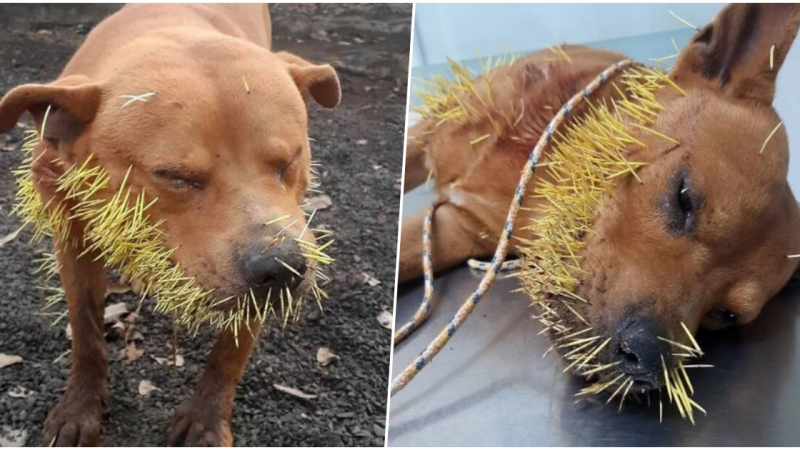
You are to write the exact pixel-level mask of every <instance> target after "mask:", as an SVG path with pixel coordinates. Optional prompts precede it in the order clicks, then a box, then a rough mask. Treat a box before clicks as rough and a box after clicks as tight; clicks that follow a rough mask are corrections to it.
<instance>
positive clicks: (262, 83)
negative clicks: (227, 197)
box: [96, 65, 307, 150]
mask: <svg viewBox="0 0 800 450" xmlns="http://www.w3.org/2000/svg"><path fill="white" fill-rule="evenodd" d="M244 68H247V66H246V65H240V66H238V67H237V66H232V67H231V68H229V69H230V70H227V71H224V72H222V73H214V74H213V75H214V76H211V75H209V74H208V73H205V72H194V71H191V74H190V73H187V72H186V71H184V70H182V69H180V68H176V67H172V68H169V69H165V70H161V71H159V72H158V73H156V74H148V75H146V76H140V77H136V78H135V79H133V78H129V77H120V79H118V80H115V81H114V83H112V84H111V89H110V93H109V95H107V100H106V102H105V104H104V105H103V108H102V111H101V112H100V114H99V115H98V118H97V120H96V122H97V127H96V133H97V135H99V136H102V139H100V140H101V141H102V142H103V143H107V144H110V143H114V144H117V145H122V146H123V147H125V146H132V145H134V144H135V145H136V146H137V147H140V148H141V147H142V146H145V145H148V144H149V145H151V146H153V145H154V146H155V147H159V146H161V145H162V144H165V143H169V145H172V146H179V147H192V146H195V147H198V146H202V145H203V144H205V145H206V146H210V147H214V148H223V147H248V148H249V147H254V146H255V147H258V146H262V147H266V146H272V147H275V146H283V147H297V146H300V145H302V144H304V143H306V142H307V112H306V108H305V102H304V101H303V99H302V96H301V95H300V93H299V92H298V91H297V88H296V86H295V84H294V83H293V81H292V80H291V77H290V76H289V75H288V73H286V72H285V71H281V70H277V69H276V70H273V71H266V72H258V71H256V70H255V69H253V68H251V69H250V70H244ZM238 69H242V70H238ZM134 141H135V142H134ZM279 144H280V145H279ZM154 150H157V149H156V148H154Z"/></svg>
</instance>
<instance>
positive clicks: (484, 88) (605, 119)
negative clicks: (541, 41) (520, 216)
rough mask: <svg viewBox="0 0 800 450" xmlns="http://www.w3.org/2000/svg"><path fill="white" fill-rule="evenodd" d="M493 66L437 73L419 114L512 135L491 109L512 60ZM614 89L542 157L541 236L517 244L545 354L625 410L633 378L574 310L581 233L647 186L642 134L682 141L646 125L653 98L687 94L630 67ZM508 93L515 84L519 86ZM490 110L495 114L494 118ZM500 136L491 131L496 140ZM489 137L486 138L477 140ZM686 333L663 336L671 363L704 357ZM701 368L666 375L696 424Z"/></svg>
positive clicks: (672, 394)
mask: <svg viewBox="0 0 800 450" xmlns="http://www.w3.org/2000/svg"><path fill="white" fill-rule="evenodd" d="M550 50H551V52H552V53H553V54H554V57H553V60H554V61H562V62H565V63H569V62H570V58H569V55H567V54H566V52H565V51H564V50H563V49H561V48H560V47H555V48H551V49H550ZM488 61H491V60H488ZM488 61H487V63H484V64H483V73H481V74H476V73H473V72H472V71H470V70H469V69H468V68H467V66H466V65H464V64H462V63H457V62H454V61H450V67H451V70H452V74H453V75H452V76H451V77H445V76H437V77H435V78H433V79H431V80H430V81H428V82H424V83H423V84H422V86H421V88H418V89H417V91H416V92H415V94H416V95H417V96H418V97H419V98H420V100H421V104H420V105H419V106H418V107H416V108H415V111H416V112H417V113H419V114H420V115H421V116H422V117H423V118H425V119H428V120H433V121H434V122H435V123H436V125H437V126H438V125H441V124H442V123H445V122H447V121H458V122H460V123H462V124H468V123H477V122H478V121H479V120H480V119H481V118H485V117H486V115H487V114H488V115H489V116H490V117H489V120H490V122H491V123H493V124H495V123H497V124H501V125H503V126H506V125H508V126H510V129H513V127H514V126H515V125H516V123H518V121H519V120H518V119H513V118H512V117H505V116H507V115H508V114H505V115H501V114H500V110H499V108H492V105H493V103H492V102H493V100H492V95H491V89H490V85H491V83H490V82H491V79H492V77H494V76H496V74H497V70H496V69H497V68H498V67H500V66H502V65H513V64H514V63H515V61H516V60H515V59H509V60H505V59H496V60H495V64H494V65H492V64H491V63H490V62H488ZM509 83H511V81H510V80H509ZM612 85H613V88H614V89H615V90H616V91H617V94H619V95H618V97H619V99H615V100H612V101H611V102H610V104H609V103H607V102H603V103H595V104H593V103H591V102H590V101H589V100H588V99H587V100H586V101H587V104H588V108H587V113H586V114H585V115H584V116H583V117H581V118H579V119H575V120H574V121H573V123H572V124H571V125H570V126H569V127H568V128H567V129H566V130H564V131H563V132H556V134H555V136H554V139H553V141H552V144H551V146H550V147H549V148H548V150H547V151H546V152H545V154H544V161H543V162H542V163H540V164H539V165H538V166H539V167H541V168H546V170H547V172H548V175H549V176H550V177H549V178H550V179H551V180H552V181H546V180H545V179H544V178H539V180H538V182H537V184H536V185H535V188H534V190H533V192H534V194H533V195H535V196H536V197H539V198H541V199H542V200H543V201H541V202H540V206H538V207H537V209H538V213H537V214H536V216H537V217H538V218H537V219H535V220H534V221H533V223H531V224H529V225H526V226H525V229H527V230H531V231H533V233H534V234H535V235H536V236H537V237H536V238H535V239H532V240H521V244H522V245H519V246H518V248H519V249H520V252H521V253H522V254H521V256H522V259H523V264H522V269H521V270H520V273H519V275H518V277H519V279H520V284H521V291H523V292H525V293H526V294H527V295H528V296H529V297H530V298H532V299H535V300H534V301H533V302H532V303H533V306H534V307H535V308H537V309H538V312H537V314H536V315H535V316H534V317H536V318H537V319H538V320H539V321H540V322H541V323H542V325H543V327H544V329H543V330H542V333H550V334H551V335H552V336H553V341H554V343H553V346H552V347H550V349H549V350H548V351H547V353H549V352H550V351H552V350H554V349H555V348H558V349H559V350H561V352H560V353H561V355H562V357H563V358H564V359H565V360H566V361H567V362H568V365H567V367H566V368H565V369H564V371H565V372H567V371H570V370H572V371H574V372H576V373H577V374H579V375H581V376H585V377H586V378H587V379H597V380H598V381H597V382H595V383H594V384H592V385H590V386H588V387H586V388H585V389H583V390H581V391H580V392H579V393H578V394H577V396H578V397H579V400H580V399H583V398H586V397H589V396H592V395H596V394H601V393H605V394H609V393H610V396H609V398H608V399H607V403H610V402H611V401H612V400H614V399H615V398H619V399H620V408H622V405H623V404H624V401H625V399H626V398H627V395H628V394H629V392H630V390H631V388H632V387H633V385H634V380H633V379H632V378H630V377H626V376H625V375H622V374H618V373H616V371H615V368H616V366H617V365H618V364H619V363H618V362H617V363H610V364H602V363H601V362H600V361H599V360H598V358H597V356H598V355H599V354H600V352H601V351H602V350H603V349H604V348H605V347H606V346H607V345H608V344H609V342H610V339H609V338H603V337H602V336H599V335H593V334H592V327H591V325H590V323H589V321H588V320H586V318H584V317H583V316H581V314H580V313H579V312H578V310H579V309H580V308H579V307H577V305H578V304H579V303H587V300H585V299H583V298H581V297H580V296H578V295H577V294H576V292H575V291H576V288H577V285H578V277H579V276H580V275H581V274H582V273H583V269H581V267H580V255H581V251H582V249H583V246H584V237H585V235H586V234H587V233H591V232H592V231H591V226H592V222H593V220H594V215H595V212H596V211H597V209H598V207H599V205H600V203H601V202H602V201H603V199H605V198H608V197H612V196H613V185H614V182H615V180H616V179H617V178H619V177H622V176H632V177H634V178H636V179H637V180H638V181H640V182H641V180H639V177H638V175H637V174H636V171H637V169H638V168H639V167H641V166H642V165H643V164H642V163H639V162H634V161H629V160H628V158H627V152H628V150H626V149H630V148H632V147H637V146H638V147H644V146H645V144H644V143H643V142H642V141H641V140H640V139H637V136H639V135H641V134H642V133H645V134H651V135H653V136H656V137H657V138H659V139H663V140H665V141H668V142H670V143H673V144H678V142H677V141H676V140H674V139H673V138H671V137H669V136H666V135H664V134H662V133H660V132H658V131H656V130H653V129H651V128H650V126H651V125H652V124H653V123H655V119H656V118H657V117H658V114H659V111H660V110H661V109H662V106H661V105H660V104H659V102H658V100H657V99H656V92H657V91H659V90H661V89H663V88H666V87H670V88H672V89H675V90H676V91H677V92H679V93H680V94H681V95H685V94H686V93H685V92H684V91H683V90H682V89H681V88H680V86H678V85H677V84H676V83H675V82H674V81H673V80H672V79H670V78H669V77H668V76H667V74H665V73H664V72H662V71H660V70H657V69H652V68H647V67H642V66H639V67H636V68H631V69H628V70H626V71H625V73H624V74H623V75H622V77H621V82H620V83H619V84H618V83H616V82H612ZM511 87H512V88H513V87H514V86H513V83H511ZM470 98H471V99H476V102H477V103H470V102H469V101H467V100H466V99H470ZM476 104H477V105H483V106H485V108H484V107H479V108H476V107H475V106H473V105H476ZM493 113H494V114H495V116H494V117H491V115H492V114H493ZM516 113H517V112H516V110H515V114H516ZM518 113H519V114H520V116H519V117H520V118H521V117H522V116H521V114H523V113H524V110H523V109H520V111H518ZM504 122H508V123H504ZM501 131H502V130H499V129H498V130H495V132H497V133H498V135H500V132H501ZM488 137H489V136H482V137H480V138H478V139H476V141H477V142H480V141H482V140H484V139H486V138H488ZM477 142H473V143H477ZM565 314H570V315H573V316H574V317H575V318H576V319H577V322H579V323H582V324H584V325H585V326H583V327H569V326H567V325H566V324H565V323H564V322H563V320H562V317H561V315H565ZM572 322H575V321H572ZM684 329H685V330H686V331H687V334H688V336H689V339H690V340H691V342H692V343H694V347H691V348H690V347H688V346H686V345H684V344H680V343H678V342H675V341H671V340H668V339H665V338H662V339H664V340H665V341H667V342H669V343H670V345H672V346H673V347H676V346H680V347H677V348H678V350H680V352H677V353H676V352H673V353H672V356H674V357H676V358H687V359H688V358H697V357H699V356H701V355H702V351H701V350H700V348H699V346H697V344H696V342H695V341H694V338H693V337H692V336H691V333H689V332H688V329H686V328H685V326H684ZM687 349H688V350H687ZM547 353H545V355H546V354H547ZM701 367H709V366H707V365H702V364H691V365H685V364H683V362H682V361H679V362H678V364H677V367H673V368H671V369H668V368H667V365H666V362H665V363H664V376H665V383H666V386H665V387H666V389H667V393H668V397H669V401H670V402H671V403H673V402H674V403H675V404H676V406H677V408H678V411H679V412H680V414H681V416H683V417H685V418H688V419H689V420H690V421H692V423H694V414H693V410H694V409H697V410H700V411H702V412H704V413H705V410H703V409H702V407H700V405H698V404H697V403H696V402H695V401H694V400H692V398H691V395H692V394H694V388H693V387H692V384H691V381H690V380H689V377H688V374H687V372H686V369H689V368H701ZM648 398H649V397H648ZM659 405H660V410H661V409H663V404H662V403H661V401H659Z"/></svg>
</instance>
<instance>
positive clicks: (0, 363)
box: [0, 353, 22, 369]
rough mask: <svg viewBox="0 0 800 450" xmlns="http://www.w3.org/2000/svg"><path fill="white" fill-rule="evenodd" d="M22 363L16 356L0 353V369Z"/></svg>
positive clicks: (19, 357)
mask: <svg viewBox="0 0 800 450" xmlns="http://www.w3.org/2000/svg"><path fill="white" fill-rule="evenodd" d="M21 362H22V357H21V356H17V355H6V354H5V353H0V369H2V368H3V367H8V366H10V365H12V364H17V363H21Z"/></svg>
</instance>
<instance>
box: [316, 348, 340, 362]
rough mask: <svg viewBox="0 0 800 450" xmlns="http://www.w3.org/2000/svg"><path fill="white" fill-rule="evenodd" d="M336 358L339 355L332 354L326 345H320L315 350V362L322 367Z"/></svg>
mask: <svg viewBox="0 0 800 450" xmlns="http://www.w3.org/2000/svg"><path fill="white" fill-rule="evenodd" d="M338 359H339V355H336V354H334V353H333V352H332V351H331V349H329V348H328V347H320V348H319V350H317V362H318V363H319V364H320V365H321V366H323V367H325V366H328V365H330V364H331V363H332V362H334V361H336V360H338Z"/></svg>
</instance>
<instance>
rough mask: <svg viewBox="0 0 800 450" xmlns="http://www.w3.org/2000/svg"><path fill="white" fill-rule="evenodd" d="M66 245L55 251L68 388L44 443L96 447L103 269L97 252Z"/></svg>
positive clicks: (104, 369)
mask: <svg viewBox="0 0 800 450" xmlns="http://www.w3.org/2000/svg"><path fill="white" fill-rule="evenodd" d="M82 250H83V249H81V248H74V247H72V246H69V245H67V246H66V248H64V249H61V250H59V251H58V252H57V254H58V260H59V263H60V264H61V270H60V276H61V283H62V285H63V286H64V291H65V294H66V296H67V306H68V309H69V324H70V326H71V327H72V372H71V374H70V378H69V382H68V384H67V390H66V392H65V393H64V396H63V397H61V400H60V401H59V402H58V404H57V405H56V406H55V407H54V408H53V409H52V410H51V411H50V414H48V416H47V420H45V423H44V442H43V445H51V444H52V445H56V446H69V447H75V446H93V445H97V441H98V439H99V437H100V421H101V417H102V415H103V409H104V408H105V401H106V390H107V387H106V384H107V379H108V349H107V348H106V341H105V337H104V332H105V330H104V326H103V309H104V304H105V287H106V282H105V269H104V268H103V263H102V262H100V261H95V255H93V254H87V255H83V256H81V257H78V255H80V253H81V252H82Z"/></svg>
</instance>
